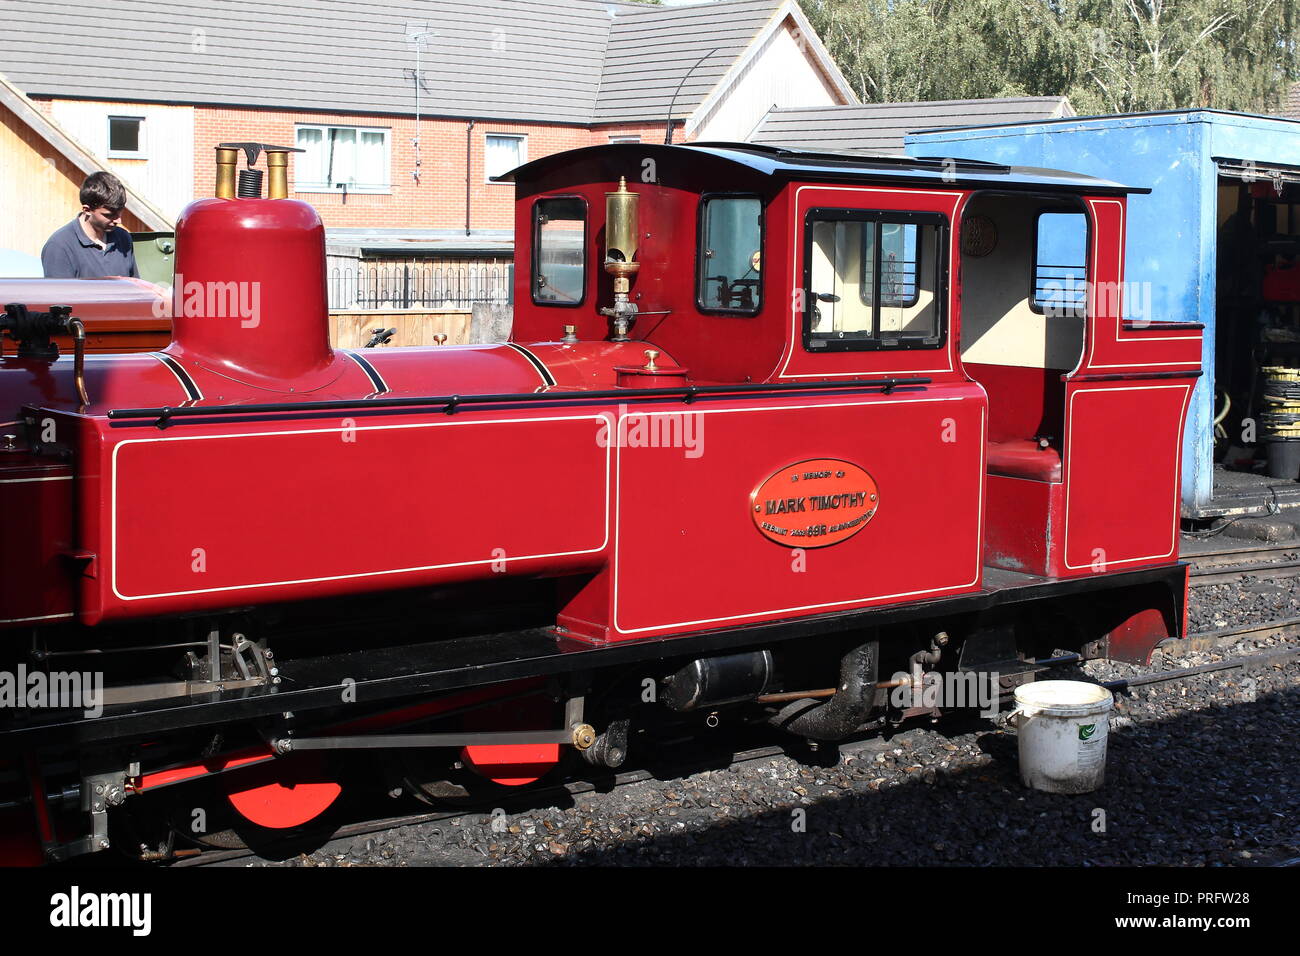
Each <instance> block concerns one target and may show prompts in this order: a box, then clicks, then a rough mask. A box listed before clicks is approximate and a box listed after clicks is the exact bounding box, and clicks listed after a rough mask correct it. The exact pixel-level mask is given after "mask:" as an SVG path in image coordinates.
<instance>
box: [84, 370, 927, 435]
mask: <svg viewBox="0 0 1300 956" xmlns="http://www.w3.org/2000/svg"><path fill="white" fill-rule="evenodd" d="M931 381H932V380H931V379H928V378H884V379H855V380H851V381H847V382H766V383H764V382H754V383H750V384H745V385H676V386H671V387H666V388H611V389H603V390H597V391H573V392H510V393H506V394H501V395H437V396H428V397H419V398H372V399H341V400H338V401H329V402H277V403H274V404H266V405H187V406H183V407H179V408H174V407H172V406H167V405H165V406H163V407H161V408H118V409H114V410H112V411H110V412H109V413H108V417H109V418H111V419H114V420H119V419H125V418H156V419H158V422H157V424H159V425H163V424H166V423H167V422H169V421H171V420H172V419H176V418H197V417H202V416H212V415H251V414H260V413H269V412H299V413H306V412H324V411H342V410H356V411H363V410H366V409H373V408H412V407H418V406H422V405H428V406H443V409H442V410H443V411H445V412H446V413H447V414H454V413H455V411H456V409H458V408H460V407H462V406H465V405H508V404H519V403H525V402H538V403H542V404H557V403H560V402H574V401H583V402H589V401H604V400H607V399H619V400H620V401H624V402H626V401H628V400H632V399H639V398H680V399H682V401H684V402H686V403H687V404H690V403H691V402H693V401H694V400H695V399H696V398H698V397H700V396H704V395H725V394H732V395H741V394H746V393H754V392H758V393H763V392H813V391H829V390H832V389H838V390H840V391H857V390H861V389H880V390H881V391H883V392H884V393H885V394H886V395H888V394H890V393H891V392H893V391H894V389H896V388H907V387H913V386H925V385H929V384H930V382H931Z"/></svg>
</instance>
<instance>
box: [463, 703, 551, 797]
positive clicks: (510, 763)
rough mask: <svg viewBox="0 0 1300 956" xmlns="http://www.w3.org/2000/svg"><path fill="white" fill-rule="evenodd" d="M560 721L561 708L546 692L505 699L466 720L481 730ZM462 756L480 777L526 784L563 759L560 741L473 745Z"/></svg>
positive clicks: (541, 725) (509, 784) (540, 726)
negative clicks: (509, 699)
mask: <svg viewBox="0 0 1300 956" xmlns="http://www.w3.org/2000/svg"><path fill="white" fill-rule="evenodd" d="M560 723H561V711H560V708H559V707H558V706H557V705H556V703H555V702H554V701H553V700H549V699H547V698H546V697H542V696H533V697H521V698H518V699H516V700H511V701H504V702H502V703H501V704H499V705H497V706H495V707H491V708H485V709H483V710H481V711H479V712H478V713H476V714H474V715H472V716H471V717H468V718H467V720H466V724H467V725H468V727H469V728H472V729H473V730H479V731H510V730H521V729H528V730H533V729H536V730H542V729H545V728H548V727H558V726H559V725H560ZM460 756H461V760H463V761H464V762H465V766H466V767H468V768H469V769H470V770H472V771H474V772H475V773H476V774H478V775H479V776H480V777H483V778H485V779H487V780H491V781H492V782H493V783H496V784H500V785H501V786H503V787H522V786H525V785H527V784H530V783H536V782H537V781H538V780H540V779H541V778H542V777H544V776H546V774H547V773H549V772H550V771H551V769H552V768H553V767H555V765H556V764H558V763H559V762H560V745H559V744H485V745H473V746H469V747H464V748H462V749H461V754H460Z"/></svg>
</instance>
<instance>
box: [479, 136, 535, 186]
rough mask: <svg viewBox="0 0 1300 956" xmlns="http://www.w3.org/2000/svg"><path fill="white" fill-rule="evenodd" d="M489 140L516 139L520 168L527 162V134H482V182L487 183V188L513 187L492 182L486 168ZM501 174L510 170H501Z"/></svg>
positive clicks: (509, 184) (511, 184) (508, 184)
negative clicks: (517, 141)
mask: <svg viewBox="0 0 1300 956" xmlns="http://www.w3.org/2000/svg"><path fill="white" fill-rule="evenodd" d="M489 139H517V140H519V163H518V166H522V165H523V164H524V163H526V162H528V134H526V133H484V134H483V181H484V182H485V183H487V184H488V185H489V186H513V185H514V183H499V182H497V181H496V180H494V179H493V178H492V174H491V173H489V172H488V168H487V155H488V140H489ZM518 166H512V167H511V169H516V168H518ZM501 172H503V173H508V172H510V170H509V169H503V170H501Z"/></svg>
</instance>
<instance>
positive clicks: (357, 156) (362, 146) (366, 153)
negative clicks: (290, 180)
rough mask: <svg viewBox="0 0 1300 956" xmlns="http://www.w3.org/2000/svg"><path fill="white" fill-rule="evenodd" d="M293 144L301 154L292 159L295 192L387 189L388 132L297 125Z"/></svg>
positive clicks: (359, 128) (350, 127)
mask: <svg viewBox="0 0 1300 956" xmlns="http://www.w3.org/2000/svg"><path fill="white" fill-rule="evenodd" d="M297 145H298V148H299V149H301V150H303V152H301V153H299V154H297V156H296V157H295V160H294V162H295V164H296V166H295V170H294V173H295V175H294V191H295V192H300V193H304V192H307V193H320V192H335V191H339V190H345V189H346V190H348V191H350V192H356V193H386V192H389V190H390V186H391V183H390V179H389V166H390V161H389V130H386V129H364V128H362V127H358V126H299V127H298V134H297Z"/></svg>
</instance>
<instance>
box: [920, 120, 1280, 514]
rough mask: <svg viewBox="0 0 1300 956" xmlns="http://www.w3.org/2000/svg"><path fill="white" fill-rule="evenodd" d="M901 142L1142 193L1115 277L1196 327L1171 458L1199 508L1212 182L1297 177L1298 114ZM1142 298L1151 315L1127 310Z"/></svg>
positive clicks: (1210, 474) (1204, 476)
mask: <svg viewBox="0 0 1300 956" xmlns="http://www.w3.org/2000/svg"><path fill="white" fill-rule="evenodd" d="M905 142H906V151H907V153H908V155H910V156H934V157H944V156H951V157H954V158H962V159H982V160H988V161H991V162H997V163H1006V164H1011V165H1018V166H1042V167H1048V168H1055V169H1066V170H1070V171H1073V172H1080V173H1087V174H1090V175H1093V176H1099V177H1101V178H1104V179H1111V180H1116V181H1119V182H1124V183H1130V184H1132V185H1135V186H1148V187H1150V188H1151V194H1150V195H1145V196H1141V195H1139V196H1132V197H1130V199H1129V216H1128V248H1127V273H1126V280H1127V281H1128V282H1130V283H1137V282H1141V283H1147V284H1148V285H1145V286H1142V287H1140V289H1141V292H1142V302H1140V303H1139V302H1129V303H1128V307H1129V310H1130V311H1129V315H1130V317H1132V318H1141V317H1145V318H1150V319H1155V320H1165V321H1178V320H1186V321H1189V322H1197V321H1199V322H1201V323H1203V324H1204V325H1205V345H1204V357H1203V366H1202V367H1203V368H1204V370H1205V375H1204V376H1203V377H1202V379H1201V381H1200V383H1199V384H1198V386H1197V389H1196V393H1195V396H1194V397H1193V401H1192V409H1191V413H1190V415H1189V417H1188V422H1187V435H1186V438H1187V441H1186V443H1185V448H1184V453H1183V506H1184V512H1185V513H1186V514H1189V515H1200V514H1208V513H1211V512H1212V508H1211V506H1210V501H1211V498H1212V497H1213V493H1214V423H1213V420H1214V415H1215V411H1214V405H1215V400H1214V395H1215V390H1214V373H1215V354H1216V353H1215V346H1216V329H1217V320H1218V316H1217V315H1216V302H1217V299H1216V281H1217V265H1218V252H1219V250H1218V248H1217V246H1218V241H1217V237H1218V228H1219V226H1220V224H1221V219H1220V210H1219V182H1220V177H1221V176H1235V177H1236V178H1238V179H1250V178H1254V177H1260V178H1262V180H1263V181H1265V182H1268V181H1270V177H1273V178H1275V179H1276V178H1279V177H1280V179H1282V180H1286V181H1289V182H1295V181H1300V121H1296V120H1289V119H1281V118H1276V117H1265V116H1252V115H1246V114H1241V113H1227V112H1221V111H1217V110H1181V111H1173V112H1161V113H1135V114H1125V115H1118V116H1104V117H1094V118H1071V119H1063V120H1051V121H1043V122H1037V123H1027V124H1010V125H1001V126H985V127H976V128H962V129H947V130H929V131H921V132H917V133H913V134H911V135H909V136H908V137H907V138H906V141H905ZM1129 288H1130V291H1131V290H1132V288H1133V287H1132V286H1130V287H1129ZM1148 293H1149V298H1148ZM1148 305H1149V308H1150V311H1151V313H1152V314H1151V315H1149V316H1139V315H1136V314H1134V309H1135V307H1136V308H1142V307H1146V306H1148Z"/></svg>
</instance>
